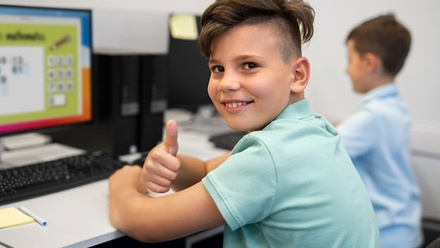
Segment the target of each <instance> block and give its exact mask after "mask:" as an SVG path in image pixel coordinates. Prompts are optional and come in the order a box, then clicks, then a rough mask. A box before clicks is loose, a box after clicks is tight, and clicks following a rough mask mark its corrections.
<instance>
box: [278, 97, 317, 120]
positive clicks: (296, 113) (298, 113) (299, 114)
mask: <svg viewBox="0 0 440 248" xmlns="http://www.w3.org/2000/svg"><path fill="white" fill-rule="evenodd" d="M312 114H313V113H312V110H311V109H310V103H309V100H308V99H303V100H300V101H298V102H295V103H292V104H289V106H287V107H286V108H284V110H283V111H282V112H281V113H280V114H279V115H278V117H277V119H295V120H299V119H302V118H304V117H307V116H310V115H312Z"/></svg>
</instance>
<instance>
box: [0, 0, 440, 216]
mask: <svg viewBox="0 0 440 248" xmlns="http://www.w3.org/2000/svg"><path fill="white" fill-rule="evenodd" d="M212 2H213V0H160V1H153V0H123V1H122V0H119V1H116V0H87V1H84V0H83V1H78V0H41V1H35V0H0V3H9V4H15V5H38V6H57V7H72V8H77V7H81V8H91V9H93V10H94V13H95V16H98V17H99V18H97V19H95V18H94V22H95V25H94V29H95V30H94V31H95V33H94V35H95V36H97V37H94V40H95V41H100V42H98V44H95V43H94V45H95V48H96V49H98V50H100V49H102V50H104V51H105V50H109V49H110V50H112V49H113V50H114V51H115V52H136V51H133V50H130V49H129V48H127V46H120V47H117V46H116V47H114V44H113V43H112V44H109V42H106V40H107V41H108V40H111V39H117V38H118V37H116V36H110V37H107V36H106V38H105V39H102V38H103V36H104V35H105V33H108V32H110V31H111V30H113V32H114V33H115V35H116V34H118V33H121V32H122V33H124V34H125V36H127V35H130V32H133V33H139V32H149V33H151V35H150V36H146V37H144V38H142V39H140V41H141V42H140V44H136V46H138V45H139V46H141V48H139V49H141V50H142V49H146V48H145V47H149V46H153V45H157V44H164V42H166V41H164V40H157V38H158V37H162V36H164V35H165V33H161V34H160V35H159V34H156V33H155V32H156V31H154V27H157V26H158V25H159V26H160V25H162V26H161V27H167V26H166V23H165V22H166V18H164V17H163V16H166V15H167V14H168V13H171V12H183V13H195V14H201V13H202V12H203V10H204V9H205V8H206V7H207V6H208V5H209V4H210V3H212ZM308 2H309V3H310V4H311V5H312V7H314V8H315V11H316V20H315V35H314V37H313V39H312V41H311V42H310V43H309V44H308V45H306V46H305V47H304V55H305V56H307V57H308V58H309V59H310V61H311V65H312V77H311V81H310V84H309V86H308V89H307V94H306V96H307V97H308V98H309V99H311V103H312V107H313V109H314V110H315V111H316V112H318V113H321V114H323V115H324V116H326V117H327V118H329V119H330V120H331V121H334V122H339V121H341V120H342V119H343V118H345V117H347V116H348V115H349V114H351V113H352V112H354V111H355V109H356V107H357V106H358V104H359V102H360V100H361V97H362V96H360V95H356V94H355V93H353V92H352V90H351V84H350V81H349V78H348V76H347V75H346V73H345V68H346V65H347V59H346V57H347V54H346V51H345V42H344V41H345V37H346V35H347V34H348V32H349V30H351V28H352V27H353V26H354V25H356V24H358V23H360V22H362V21H364V20H365V19H367V18H370V17H373V16H376V15H378V14H383V13H388V12H393V13H394V14H396V16H397V18H398V19H400V20H401V21H402V22H403V23H404V24H405V25H406V26H407V27H408V28H409V29H410V31H411V33H412V36H413V44H412V48H411V51H410V54H409V57H408V59H407V63H406V65H405V67H404V68H403V71H402V72H401V74H400V75H399V77H398V78H397V82H398V84H399V87H400V89H401V93H402V95H403V96H404V98H405V99H406V100H407V103H408V105H409V109H410V111H411V114H412V117H413V120H414V121H413V149H414V153H415V155H414V156H413V163H414V164H413V165H414V167H415V171H416V175H417V177H418V178H419V181H420V184H421V188H422V201H423V211H424V215H425V216H428V217H434V218H437V219H440V193H439V189H440V180H439V179H440V110H439V107H440V97H437V95H438V94H440V79H439V76H440V75H439V70H440V29H439V28H438V24H440V15H439V14H438V12H439V11H440V1H438V0H419V1H414V0H368V1H366V0H333V1H323V0H309V1H308ZM151 13H155V14H157V13H161V14H162V15H161V14H158V17H157V18H155V17H151V16H150V14H151ZM145 15H149V16H150V17H146V16H145ZM110 18H113V19H114V20H112V22H111V23H112V25H107V22H108V21H109V20H110ZM151 18H153V19H157V20H159V22H157V23H154V21H152V20H151ZM118 20H119V21H120V22H121V23H123V24H121V23H119V22H118ZM164 20H165V21H164ZM118 23H119V24H118ZM130 23H131V24H132V25H130ZM152 23H154V25H153V24H152ZM109 26H111V29H108V30H105V31H103V29H105V28H109ZM127 32H128V33H127ZM157 32H160V31H157ZM166 35H167V32H166ZM152 41H155V43H154V44H153V43H152ZM142 42H144V43H142ZM142 44H145V45H144V46H142ZM106 46H109V47H106ZM128 46H129V47H130V46H131V48H132V47H133V46H134V45H131V44H129V45H128ZM159 46H160V45H159ZM118 49H119V50H118ZM160 49H163V47H159V50H160ZM147 50H148V49H146V50H142V51H143V52H145V51H147Z"/></svg>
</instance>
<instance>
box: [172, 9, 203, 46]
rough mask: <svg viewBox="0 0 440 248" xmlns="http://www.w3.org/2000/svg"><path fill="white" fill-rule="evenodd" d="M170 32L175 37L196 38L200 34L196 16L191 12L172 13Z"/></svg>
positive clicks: (183, 38)
mask: <svg viewBox="0 0 440 248" xmlns="http://www.w3.org/2000/svg"><path fill="white" fill-rule="evenodd" d="M170 32H171V36H172V37H173V38H174V39H182V40H196V39H197V38H198V36H199V33H198V31H197V21H196V17H195V16H194V15H191V14H173V15H171V17H170Z"/></svg>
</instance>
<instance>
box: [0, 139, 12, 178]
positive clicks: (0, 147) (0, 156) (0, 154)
mask: <svg viewBox="0 0 440 248" xmlns="http://www.w3.org/2000/svg"><path fill="white" fill-rule="evenodd" d="M3 153H4V150H3V139H2V138H0V170H2V169H6V168H9V167H11V165H9V164H7V163H6V162H4V161H3Z"/></svg>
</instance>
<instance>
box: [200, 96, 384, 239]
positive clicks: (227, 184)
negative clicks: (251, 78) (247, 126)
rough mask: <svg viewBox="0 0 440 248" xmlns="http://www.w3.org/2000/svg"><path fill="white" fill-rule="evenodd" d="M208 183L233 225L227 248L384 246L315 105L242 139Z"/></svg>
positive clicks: (354, 176)
mask: <svg viewBox="0 0 440 248" xmlns="http://www.w3.org/2000/svg"><path fill="white" fill-rule="evenodd" d="M202 181H203V184H204V185H205V187H206V189H207V190H208V192H209V194H210V195H211V196H212V198H213V199H214V201H215V203H216V205H217V207H218V208H219V210H220V212H221V214H222V216H223V217H224V219H225V221H226V223H227V225H226V226H225V230H224V247H228V248H229V247H251V248H259V247H274V248H278V247H280V248H281V247H282V248H286V247H301V248H302V247H326V248H330V247H335V248H336V247H337V248H343V247H347V248H353V247H356V248H363V247H365V248H366V247H369V248H371V247H379V231H378V227H377V225H376V221H375V218H374V210H373V207H372V204H371V201H370V199H369V197H368V193H367V191H366V189H365V186H364V185H363V183H362V180H361V178H360V177H359V175H358V173H357V172H356V169H355V167H354V166H353V164H352V162H351V160H350V157H349V156H348V154H347V152H346V150H345V148H344V147H343V146H342V145H341V144H340V137H339V135H338V133H337V131H336V130H335V129H334V127H333V126H332V125H331V124H330V123H328V122H327V121H326V120H325V119H324V118H322V117H321V116H319V115H315V114H313V113H312V112H311V111H310V107H309V102H308V100H302V101H299V102H297V103H294V104H291V105H289V106H288V107H287V108H286V109H285V110H284V111H283V112H282V113H281V114H280V115H279V116H278V117H277V118H276V120H274V121H273V122H272V123H270V124H269V125H268V126H266V127H265V128H264V129H263V130H261V131H255V132H252V133H250V134H248V135H246V136H245V137H243V138H242V139H241V140H240V141H239V142H238V144H237V145H236V146H235V147H234V149H233V151H232V155H231V156H230V157H229V158H228V159H227V160H226V161H225V162H224V163H223V164H221V165H220V166H219V167H217V168H216V169H215V170H213V171H211V172H210V173H209V174H208V175H207V176H206V177H205V178H204V179H203V180H202Z"/></svg>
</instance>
